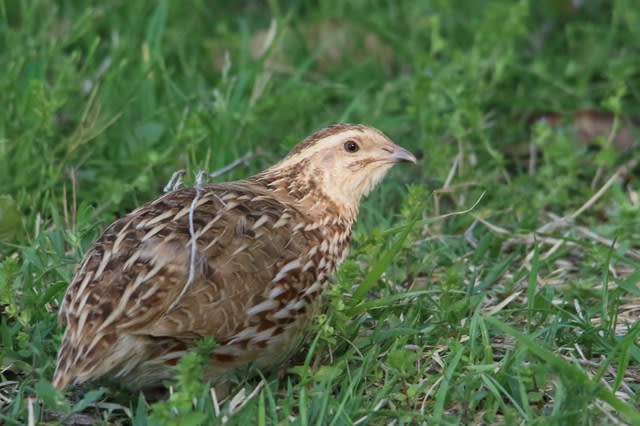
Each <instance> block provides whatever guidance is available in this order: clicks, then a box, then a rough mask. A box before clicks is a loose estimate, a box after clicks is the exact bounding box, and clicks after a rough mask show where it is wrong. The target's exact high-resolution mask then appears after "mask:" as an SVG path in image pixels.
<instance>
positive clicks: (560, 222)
mask: <svg viewBox="0 0 640 426" xmlns="http://www.w3.org/2000/svg"><path fill="white" fill-rule="evenodd" d="M626 170H627V167H626V166H622V167H620V168H619V169H618V170H616V172H615V173H614V174H613V175H612V176H611V177H610V178H609V180H607V182H606V183H605V184H604V185H602V187H601V188H600V189H599V190H598V191H597V192H596V193H595V194H593V195H592V196H591V198H589V199H588V200H587V201H586V202H585V203H584V204H583V205H582V206H581V207H580V208H579V209H578V210H576V211H575V212H573V213H571V214H570V215H567V216H563V217H561V218H560V219H557V220H554V221H553V222H549V223H547V224H545V225H542V226H541V227H539V228H538V229H536V232H537V233H538V234H544V233H546V232H551V231H553V230H555V229H557V228H559V227H562V226H565V225H567V224H568V223H570V222H573V221H574V220H575V219H576V218H577V217H578V216H580V215H581V214H582V213H584V211H585V210H587V209H588V208H589V207H591V206H593V205H594V204H595V202H596V201H598V200H599V199H600V197H602V195H603V194H604V193H605V192H606V191H607V189H609V187H610V186H611V185H613V184H614V182H615V181H616V180H617V179H618V178H619V177H620V175H622V174H623V173H625V172H626Z"/></svg>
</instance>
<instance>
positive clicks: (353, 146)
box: [344, 141, 360, 152]
mask: <svg viewBox="0 0 640 426" xmlns="http://www.w3.org/2000/svg"><path fill="white" fill-rule="evenodd" d="M359 149H360V147H359V146H358V144H357V143H355V142H354V141H346V142H345V143H344V150H345V151H347V152H357V151H358V150H359Z"/></svg>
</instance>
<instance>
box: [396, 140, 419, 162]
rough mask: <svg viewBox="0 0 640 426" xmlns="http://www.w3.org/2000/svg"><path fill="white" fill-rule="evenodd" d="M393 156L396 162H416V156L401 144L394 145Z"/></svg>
mask: <svg viewBox="0 0 640 426" xmlns="http://www.w3.org/2000/svg"><path fill="white" fill-rule="evenodd" d="M391 158H392V159H393V161H394V162H395V163H413V164H415V163H416V157H415V155H413V154H412V153H410V152H409V151H407V150H406V149H404V148H403V147H401V146H399V145H395V144H394V145H393V153H392V154H391Z"/></svg>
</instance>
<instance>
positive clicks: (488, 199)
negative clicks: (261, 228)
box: [0, 0, 640, 425]
mask: <svg viewBox="0 0 640 426" xmlns="http://www.w3.org/2000/svg"><path fill="white" fill-rule="evenodd" d="M574 3H575V2H574ZM578 3H579V5H578V6H577V7H575V8H574V7H572V6H571V4H572V2H569V1H561V0H545V1H511V0H504V1H498V0H496V1H483V2H462V1H457V2H449V1H440V0H433V1H424V2H373V3H370V2H364V1H335V2H295V1H289V2H285V1H276V0H273V1H269V2H259V1H249V2H243V3H240V2H233V3H232V2H204V1H197V0H189V1H185V2H180V3H178V2H169V1H163V0H159V1H154V2H123V1H115V0H113V1H106V2H95V3H94V4H93V5H86V6H84V7H81V6H80V3H78V2H72V1H64V0H63V1H56V2H53V1H50V0H31V1H17V0H16V1H11V0H9V1H7V0H0V64H2V70H3V72H2V75H0V94H1V95H0V111H2V113H1V114H0V313H1V319H0V423H4V424H7V425H14V424H16V425H17V424H34V423H36V422H44V423H48V424H55V423H56V422H58V421H61V419H66V420H65V421H68V422H76V423H80V422H82V421H85V422H89V423H98V424H99V423H102V424H107V423H123V424H128V423H131V424H135V425H146V424H149V425H151V424H181V425H188V424H192V425H195V424H210V423H211V422H214V423H225V422H226V423H227V424H288V423H293V424H300V425H311V424H314V425H315V424H323V425H324V424H328V425H343V424H355V423H357V424H430V425H431V424H446V425H453V424H492V425H501V424H502V425H512V424H534V425H571V424H575V425H600V424H640V411H639V408H640V397H639V396H638V394H639V392H638V391H639V388H640V347H639V344H638V342H639V340H640V338H639V335H640V307H639V306H640V286H639V284H638V283H639V282H640V254H639V253H640V201H639V199H638V195H639V194H640V180H639V179H638V176H639V174H638V165H637V158H638V152H639V151H638V146H637V144H636V147H635V148H634V149H632V150H630V151H627V152H621V151H620V150H619V149H616V148H615V146H616V143H615V138H614V136H615V132H606V131H605V132H600V133H599V135H598V136H596V137H589V138H585V137H584V136H580V134H579V131H577V130H576V124H575V120H572V119H571V117H572V116H571V114H572V112H573V111H576V110H584V109H588V110H597V111H600V112H603V113H608V114H610V116H611V117H613V121H614V124H615V126H617V128H622V127H624V126H627V125H628V123H629V120H631V119H632V118H633V115H634V113H635V112H636V111H638V109H639V107H640V71H639V69H640V68H639V62H638V59H637V58H638V52H639V51H640V11H639V9H638V8H637V7H636V5H635V4H634V2H632V1H631V0H620V1H616V2H607V1H598V0H591V1H589V0H585V1H583V2H578ZM269 28H270V29H271V30H270V31H269ZM225 52H228V54H227V55H225ZM550 112H556V113H560V114H564V116H565V117H569V118H567V119H565V120H560V122H559V123H555V122H554V121H553V120H542V121H539V122H537V124H535V125H532V120H531V117H535V116H538V115H540V114H548V113H550ZM552 117H553V116H552ZM338 121H351V122H364V123H368V124H372V125H375V126H377V127H379V128H380V129H382V130H384V131H385V132H386V133H387V134H389V135H390V136H391V137H392V138H393V139H394V140H396V141H397V142H398V143H400V144H401V145H403V146H405V147H407V148H408V149H411V150H412V151H413V152H415V153H416V154H417V155H418V156H419V157H420V159H419V165H418V166H417V167H413V168H412V167H396V169H395V170H394V171H393V172H392V173H391V175H390V176H389V177H388V178H387V179H386V181H385V183H384V184H383V185H382V186H381V187H380V188H378V189H377V190H376V191H375V192H374V193H373V194H372V195H371V196H370V197H369V199H368V200H367V201H366V202H365V204H364V205H363V208H362V211H361V214H360V217H359V221H358V224H357V227H356V229H355V233H354V248H353V250H352V253H351V255H350V256H349V258H348V260H347V261H346V262H345V264H344V265H343V266H342V268H341V270H340V271H339V273H338V275H337V277H336V280H335V284H334V285H333V286H332V287H331V289H330V290H329V292H328V295H327V303H326V305H327V311H326V313H325V314H324V315H321V316H320V317H319V318H318V319H317V321H316V324H315V325H314V329H313V330H314V331H313V335H312V338H311V339H310V342H309V344H308V347H307V349H306V350H305V351H304V352H303V353H302V354H301V355H300V357H298V358H297V359H296V360H295V361H294V362H293V363H292V365H291V367H290V368H289V370H288V374H286V375H284V376H282V377H280V376H278V375H277V374H267V375H265V376H262V377H261V378H257V379H256V378H253V379H251V378H244V377H239V378H238V383H237V385H236V386H235V387H234V389H233V391H232V394H231V396H232V397H233V398H229V399H227V400H223V401H215V400H214V398H212V395H211V392H210V389H209V386H208V385H207V384H206V383H200V382H199V381H198V377H199V375H198V372H199V371H200V370H199V369H200V368H201V363H202V356H199V355H198V353H197V352H196V353H194V354H192V355H189V356H187V357H185V359H184V360H183V361H181V363H180V370H179V374H178V377H177V379H176V383H174V394H173V396H172V397H171V398H170V399H169V400H168V401H165V402H160V403H156V404H150V403H148V402H147V401H145V399H144V398H143V397H142V396H141V395H127V394H125V393H122V392H119V391H118V390H117V389H113V388H105V387H100V385H99V384H95V385H91V386H87V387H86V388H85V389H84V391H85V392H84V393H81V394H77V393H76V394H74V393H73V392H67V393H65V394H64V395H63V394H60V393H57V392H55V391H54V390H53V388H52V386H51V384H50V383H49V380H50V379H51V376H52V374H53V368H54V361H55V353H56V350H57V347H58V344H59V342H60V336H61V329H60V327H59V326H58V325H57V323H56V310H57V306H58V304H59V302H60V300H61V297H62V295H63V293H64V290H65V288H66V285H67V283H68V282H69V280H70V278H71V275H72V272H73V268H74V265H75V264H77V263H78V262H79V261H80V259H81V257H82V254H83V253H84V251H85V250H86V249H87V248H88V247H89V246H90V245H91V243H92V242H93V241H94V240H95V238H97V236H98V235H99V233H100V232H101V230H103V229H104V228H105V227H106V226H107V225H108V224H109V223H111V222H112V221H113V220H114V219H116V218H117V217H118V216H120V215H123V214H125V213H126V212H128V211H130V210H131V209H133V208H134V207H135V206H137V205H139V204H140V203H142V202H144V201H147V200H150V199H152V198H154V197H155V196H157V195H158V194H159V193H160V192H161V190H162V187H163V186H164V184H165V183H166V182H167V180H168V179H169V177H170V176H171V174H172V173H173V172H174V171H175V170H178V169H186V170H187V171H188V173H187V176H188V179H189V182H193V176H194V174H195V172H197V171H198V170H203V169H206V170H216V169H219V168H220V167H222V166H224V165H226V164H228V163H230V162H232V161H233V160H235V159H237V158H240V157H241V156H243V155H245V154H246V153H248V152H252V153H254V155H253V156H252V157H251V159H250V161H249V162H248V163H247V164H245V165H242V166H241V167H238V168H235V169H234V170H233V171H231V172H229V173H228V174H226V175H224V176H222V177H220V178H219V180H228V179H232V178H240V177H244V176H248V175H249V174H251V173H253V172H256V171H258V170H261V169H263V168H264V167H266V166H267V165H270V164H272V163H274V162H275V161H276V160H277V159H279V158H281V157H282V156H283V155H284V154H285V153H286V151H287V149H288V148H290V147H291V146H292V145H293V144H295V143H296V142H297V141H298V140H300V139H301V138H302V137H304V136H305V135H307V134H308V133H310V132H311V131H312V130H315V129H318V128H320V127H322V126H324V125H327V124H329V123H334V122H338ZM554 123H555V124H554ZM636 130H637V129H636ZM634 131H635V130H634ZM634 134H635V138H636V139H638V133H637V131H635V133H634ZM587 139H588V140H587ZM530 153H536V154H535V155H534V156H532V155H530ZM559 218H566V220H562V219H559Z"/></svg>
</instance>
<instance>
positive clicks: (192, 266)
mask: <svg viewBox="0 0 640 426" xmlns="http://www.w3.org/2000/svg"><path fill="white" fill-rule="evenodd" d="M206 175H207V172H198V175H197V176H196V185H195V188H196V195H195V196H194V197H193V200H192V201H191V207H189V236H190V237H191V254H190V256H189V278H187V282H186V283H185V285H184V287H182V290H181V291H180V294H179V295H178V297H176V300H174V301H173V303H172V304H171V306H170V307H169V310H172V309H173V308H175V307H176V305H177V304H178V302H179V301H180V299H182V296H184V294H185V293H186V292H187V290H188V289H189V287H190V286H191V284H192V283H193V280H194V279H195V276H196V256H197V255H198V238H197V235H196V231H195V226H194V224H193V216H194V215H195V212H196V207H197V206H198V201H200V197H201V196H202V185H203V184H204V182H205V176H206Z"/></svg>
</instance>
